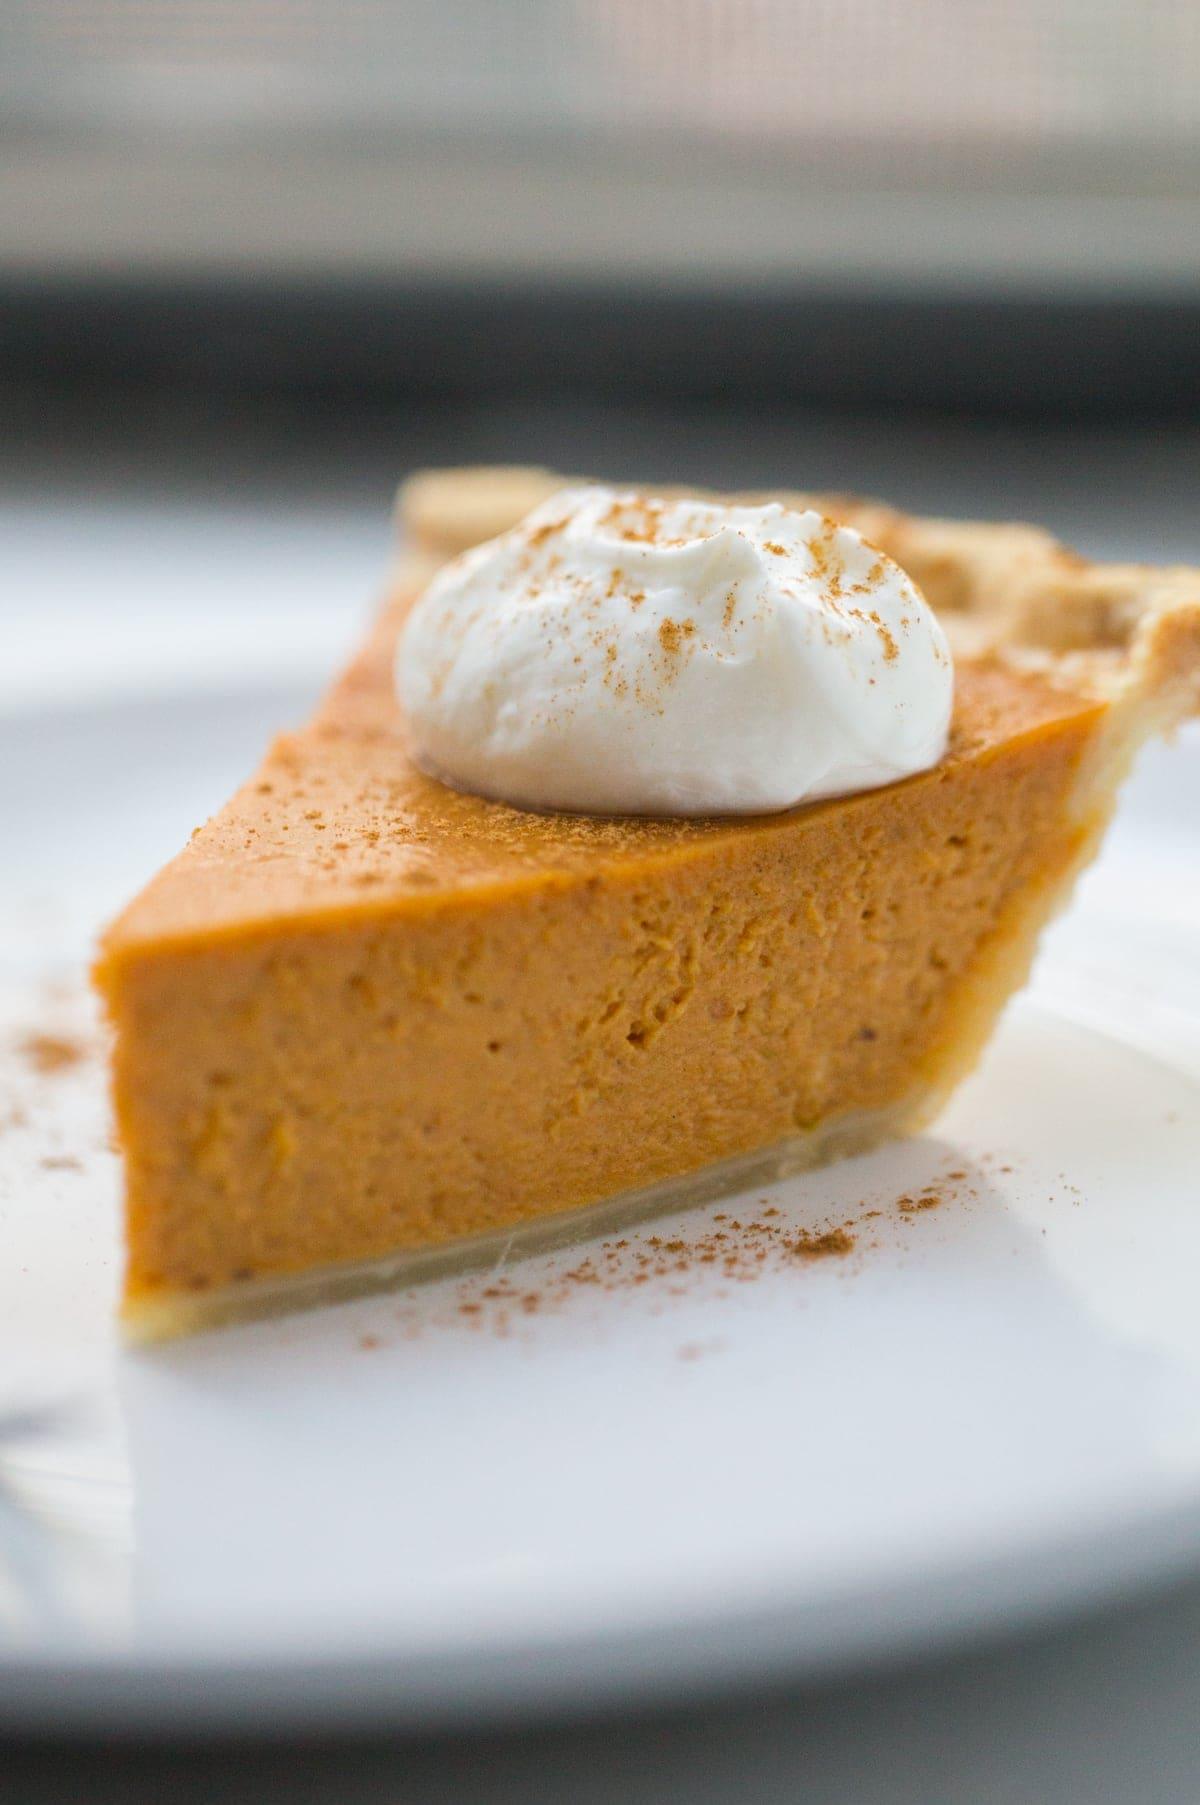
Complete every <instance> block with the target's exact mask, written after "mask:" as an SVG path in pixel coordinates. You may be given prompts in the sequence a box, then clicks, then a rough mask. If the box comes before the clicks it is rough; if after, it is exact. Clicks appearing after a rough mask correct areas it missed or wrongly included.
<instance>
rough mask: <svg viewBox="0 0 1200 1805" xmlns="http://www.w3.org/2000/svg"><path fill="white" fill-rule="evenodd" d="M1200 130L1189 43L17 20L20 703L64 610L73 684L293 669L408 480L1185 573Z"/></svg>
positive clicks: (921, 27)
mask: <svg viewBox="0 0 1200 1805" xmlns="http://www.w3.org/2000/svg"><path fill="white" fill-rule="evenodd" d="M1198 91H1200V7H1198V6H1197V5H1196V4H1195V0H1138V3H1137V4H1133V3H1131V0H907V3H901V0H510V3H508V4H504V3H502V0H408V3H407V4H401V3H391V4H388V3H386V0H339V4H336V5H334V4H332V3H330V0H326V3H324V4H321V3H318V0H237V3H231V0H170V4H164V3H159V4H155V3H154V0H3V4H0V403H2V404H3V416H4V420H5V425H6V431H5V433H4V435H3V444H2V446H0V506H3V508H4V509H5V515H6V518H7V521H8V525H9V529H10V530H9V533H8V543H9V548H10V560H11V561H12V562H11V563H10V568H15V575H16V579H17V580H16V583H15V585H14V586H13V588H12V590H11V591H10V595H11V596H12V600H11V601H10V604H9V606H10V609H16V610H17V612H18V615H19V617H20V618H21V619H22V621H23V622H25V623H26V627H27V630H26V632H25V633H24V634H23V635H22V641H23V645H22V649H21V650H20V652H19V656H18V659H17V666H16V667H15V668H14V670H13V671H12V672H10V674H9V678H8V682H9V685H10V687H12V686H15V687H16V688H17V689H18V690H20V691H21V692H22V693H25V692H26V691H28V692H29V693H30V694H34V693H35V692H36V694H38V695H41V694H43V693H44V692H45V690H46V688H47V686H49V687H50V688H51V689H55V690H57V689H61V688H62V687H63V685H64V684H66V685H68V686H70V684H72V683H74V682H75V681H76V678H75V677H71V676H69V675H68V673H67V672H66V670H65V669H64V666H63V660H62V657H61V654H60V652H59V651H58V650H56V647H57V645H58V643H59V642H60V641H61V640H62V639H63V636H64V633H66V632H67V631H68V630H70V631H75V630H79V631H82V630H83V629H82V628H77V617H78V616H79V614H80V611H81V610H82V611H83V618H84V620H85V621H86V620H88V619H93V618H94V617H95V610H94V608H92V609H91V610H90V612H89V610H88V607H87V602H88V597H87V596H84V595H83V594H81V581H83V579H84V578H85V576H86V581H85V582H84V587H86V588H87V590H88V591H89V594H90V596H91V598H92V599H93V600H94V599H95V596H96V595H97V594H99V595H101V596H103V597H104V598H105V601H106V612H107V614H108V616H109V617H110V619H112V620H114V621H116V620H117V618H118V617H119V618H120V620H121V621H124V620H125V618H126V615H128V616H129V617H130V625H129V629H128V632H127V633H126V634H125V636H124V637H122V636H121V633H120V631H119V630H118V628H117V627H116V626H114V628H113V633H114V634H115V635H116V637H112V636H111V635H106V639H105V645H104V646H103V647H100V648H94V649H93V650H91V651H89V653H88V656H87V657H86V658H84V659H83V660H82V662H83V663H84V664H86V665H89V666H90V667H91V668H90V674H89V681H95V679H96V677H97V676H98V675H99V674H100V673H101V672H107V674H108V677H109V679H110V680H114V681H115V680H118V679H119V678H120V677H121V673H122V672H124V673H125V677H124V679H123V680H125V681H138V682H140V681H141V680H142V677H143V676H144V675H148V674H149V672H150V670H151V669H155V670H157V669H158V668H159V666H160V664H161V663H162V661H163V659H164V658H165V659H166V660H167V662H168V663H170V661H171V660H170V657H169V648H168V647H165V646H160V645H159V644H158V641H159V640H160V639H163V638H164V637H170V635H169V634H168V632H167V623H168V619H169V615H170V613H171V611H172V610H173V611H174V613H175V614H176V615H177V616H178V621H179V636H180V638H179V647H178V653H177V656H176V657H175V664H176V665H177V666H178V667H179V669H178V671H177V673H176V675H177V677H178V678H179V680H183V678H184V677H186V676H187V675H188V674H189V673H191V674H192V675H193V676H194V675H202V674H204V673H211V670H212V668H213V667H215V666H217V665H220V664H222V663H223V664H224V665H225V666H226V667H228V668H231V669H232V668H234V667H239V666H243V665H245V664H246V663H247V662H249V663H253V662H254V660H255V659H256V658H259V659H260V658H261V657H262V656H264V655H265V650H260V651H257V652H256V651H255V650H254V647H255V646H256V645H259V644H260V641H261V635H259V634H257V632H256V629H255V627H254V618H253V617H256V616H257V615H258V614H259V613H261V612H262V611H264V610H265V611H266V612H267V613H268V614H269V613H270V612H271V611H272V610H273V609H274V608H275V607H276V606H277V605H278V604H280V603H282V602H286V603H287V604H288V605H289V607H290V608H291V609H292V611H293V615H294V631H295V644H294V646H293V647H292V650H291V653H290V654H289V656H290V657H291V660H292V662H293V664H295V665H296V666H297V667H304V668H308V667H309V666H312V667H313V668H316V667H317V666H318V665H319V664H320V663H321V662H322V661H324V660H327V659H328V657H329V656H330V655H336V653H337V651H338V650H340V648H341V646H342V645H343V644H344V643H346V640H347V638H348V636H349V635H350V633H351V632H352V630H353V628H354V627H356V626H357V624H358V621H359V619H360V618H361V613H362V609H363V608H364V607H365V606H366V604H367V601H368V599H369V596H370V594H371V592H372V590H373V589H374V588H376V587H377V586H378V582H379V579H380V572H381V570H382V566H383V561H384V559H385V557H386V552H387V544H388V523H387V516H388V505H389V498H390V494H391V490H392V488H393V485H394V482H395V480H396V479H397V478H398V477H399V476H401V475H402V474H403V472H404V471H405V470H406V469H408V468H411V467H412V466H414V465H416V464H420V463H424V462H431V461H432V462H463V461H472V460H493V459H494V460H504V459H510V458H515V459H524V460H535V461H542V462H549V463H558V464H561V465H563V466H564V467H566V468H569V469H571V470H574V471H585V472H596V473H598V474H608V475H613V476H618V477H619V476H623V475H628V476H630V477H638V478H650V479H652V478H654V477H655V476H662V477H674V478H676V479H680V478H682V479H684V480H687V479H689V478H690V479H695V480H696V481H708V482H713V483H718V484H719V483H737V482H747V483H751V482H753V483H767V482H771V481H776V480H777V481H786V482H794V483H802V484H814V485H825V484H829V485H831V486H835V487H850V488H858V489H868V490H875V491H878V492H880V493H884V494H886V495H888V496H889V497H891V498H892V499H894V500H896V501H897V502H900V503H903V504H907V505H910V506H915V507H920V508H925V509H932V510H935V511H945V512H957V513H982V514H1000V515H1012V514H1024V515H1036V516H1038V517H1041V518H1044V519H1046V520H1047V521H1048V522H1049V523H1050V524H1051V525H1053V526H1055V527H1056V528H1057V529H1058V530H1059V531H1060V532H1061V533H1063V534H1064V535H1065V536H1067V537H1068V538H1071V539H1073V540H1075V541H1077V542H1079V543H1081V544H1082V545H1083V546H1084V547H1085V549H1088V550H1091V551H1094V552H1101V553H1103V552H1119V553H1132V554H1135V555H1137V554H1144V555H1146V556H1161V557H1168V558H1176V557H1187V556H1192V555H1200V546H1198V545H1197V543H1196V529H1195V527H1194V525H1193V510H1192V507H1191V503H1190V496H1191V493H1192V491H1193V488H1194V484H1195V481H1196V478H1197V475H1198V474H1200V461H1198V459H1197V448H1198V439H1197V431H1196V404H1197V399H1198V397H1200V330H1198V327H1200V104H1198V102H1197V93H1198ZM143 604H144V605H143ZM31 605H33V606H31ZM147 609H148V611H149V612H148V613H147ZM202 620H207V621H208V622H209V623H210V626H211V628H212V631H211V632H208V631H204V630H202V627H201V626H200V625H198V623H199V622H201V621H202ZM338 623H341V626H340V627H339V625H338ZM31 686H32V687H31Z"/></svg>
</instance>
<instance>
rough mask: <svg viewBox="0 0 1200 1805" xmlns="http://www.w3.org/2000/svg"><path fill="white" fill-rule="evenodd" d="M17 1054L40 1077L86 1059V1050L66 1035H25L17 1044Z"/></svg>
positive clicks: (78, 1042)
mask: <svg viewBox="0 0 1200 1805" xmlns="http://www.w3.org/2000/svg"><path fill="white" fill-rule="evenodd" d="M17 1052H18V1053H19V1054H20V1056H21V1058H22V1059H23V1060H24V1061H25V1063H26V1065H28V1066H31V1067H32V1069H33V1070H34V1071H35V1072H37V1073H38V1074H39V1075H40V1076H42V1077H49V1076H51V1075H52V1074H53V1073H55V1072H63V1071H66V1069H67V1068H68V1066H73V1065H78V1064H79V1062H80V1060H81V1059H83V1058H85V1057H86V1054H87V1048H86V1047H85V1046H84V1044H83V1042H82V1041H80V1040H74V1039H72V1038H70V1037H69V1036H68V1035H66V1034H27V1035H26V1036H25V1038H24V1040H22V1041H19V1042H18V1044H17Z"/></svg>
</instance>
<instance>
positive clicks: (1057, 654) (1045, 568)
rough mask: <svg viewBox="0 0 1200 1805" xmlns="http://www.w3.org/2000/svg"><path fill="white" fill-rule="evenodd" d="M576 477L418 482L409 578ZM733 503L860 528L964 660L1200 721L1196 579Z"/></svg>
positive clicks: (436, 475) (930, 527)
mask: <svg viewBox="0 0 1200 1805" xmlns="http://www.w3.org/2000/svg"><path fill="white" fill-rule="evenodd" d="M581 480H586V479H580V478H572V477H564V476H559V475H556V474H555V473H554V472H553V471H549V470H543V469H538V468H535V467H528V466H523V465H497V466H488V465H480V466H476V467H468V468H462V469H445V470H427V471H421V472H419V473H417V474H416V475H415V476H412V477H410V478H409V480H408V481H407V482H406V483H405V484H404V485H403V486H402V488H401V490H400V494H399V498H398V515H399V520H400V524H401V528H402V531H403V534H404V539H405V544H406V547H407V548H408V556H407V558H406V570H405V578H406V582H408V583H411V582H413V581H414V580H416V581H418V582H419V580H420V578H421V576H422V575H423V574H424V573H425V572H426V571H428V570H431V569H433V568H435V567H436V566H437V565H438V564H440V563H442V562H444V561H445V559H447V558H450V557H454V556H455V555H456V554H457V553H459V552H461V551H465V550H466V549H467V548H468V547H469V546H471V545H475V544H478V543H479V542H480V541H481V540H483V539H488V538H492V537H494V536H495V535H496V534H497V533H502V532H505V531H506V530H507V529H508V528H509V527H511V526H514V525H515V524H516V522H517V521H518V520H520V519H521V518H522V517H523V516H524V515H525V514H527V513H528V512H529V510H530V509H531V508H534V507H537V506H538V505H539V503H541V502H542V501H545V500H546V499H547V497H548V496H550V495H552V494H554V492H555V491H556V490H558V489H560V488H562V487H563V486H564V485H565V484H568V483H572V482H577V481H581ZM640 487H641V488H642V489H643V490H646V489H647V485H640ZM650 492H653V493H655V494H662V495H669V494H672V493H674V494H678V493H680V492H681V491H680V489H679V486H678V485H674V486H665V487H660V486H657V485H654V486H651V489H650ZM688 492H689V493H695V494H704V493H706V491H703V490H690V491H688ZM737 499H739V500H751V499H754V500H764V499H771V500H776V501H782V502H784V503H786V504H787V505H789V506H792V507H816V508H819V509H820V510H821V512H823V513H826V514H829V515H831V516H833V518H835V519H837V520H843V521H845V522H846V523H847V524H849V525H851V526H854V527H855V528H856V529H857V530H858V531H860V532H861V533H862V534H863V535H864V536H865V537H866V538H867V539H869V540H871V541H872V543H874V544H876V545H878V546H879V548H880V549H881V550H882V551H884V552H886V553H887V554H888V556H889V557H892V558H894V559H895V560H896V562H897V563H898V564H900V565H902V566H903V568H904V569H905V570H907V571H908V572H909V574H910V575H911V576H912V577H913V578H914V579H915V580H916V582H917V583H918V584H919V585H920V586H921V588H922V589H923V590H924V592H925V594H926V596H927V597H928V599H929V601H930V603H931V605H932V606H933V607H934V609H935V610H936V611H937V613H938V615H939V617H940V618H941V619H942V621H943V623H944V625H945V626H946V627H947V630H948V631H949V633H950V635H951V639H952V642H953V643H954V646H955V651H956V653H957V654H959V655H960V656H962V655H965V656H986V655H996V656H1000V657H1003V658H1004V659H1006V660H1007V661H1010V662H1013V663H1017V664H1020V665H1022V666H1025V667H1028V668H1031V669H1036V670H1039V671H1041V672H1042V673H1044V674H1048V675H1050V676H1054V675H1055V674H1058V675H1060V676H1061V677H1062V679H1063V680H1064V681H1065V682H1067V683H1069V684H1070V686H1071V687H1072V688H1073V689H1084V690H1088V691H1094V692H1096V693H1097V694H1100V695H1103V696H1104V697H1106V698H1108V699H1111V700H1113V701H1119V702H1121V703H1122V704H1123V705H1128V706H1129V707H1130V708H1131V709H1135V710H1136V711H1137V712H1138V714H1139V715H1141V717H1142V720H1141V730H1142V732H1143V733H1150V732H1162V731H1169V730H1170V729H1171V728H1172V727H1174V726H1175V725H1177V724H1178V723H1179V722H1180V721H1182V720H1185V719H1187V718H1188V717H1189V716H1191V715H1195V714H1200V570H1196V569H1191V568H1189V567H1187V566H1174V567H1163V566H1156V565H1150V564H1106V563H1097V562H1092V561H1090V560H1088V559H1086V558H1082V557H1080V556H1079V555H1078V554H1077V553H1075V552H1073V551H1071V550H1070V549H1069V548H1067V547H1066V546H1063V545H1061V544H1060V543H1059V542H1058V541H1057V540H1056V539H1054V538H1053V537H1052V536H1051V534H1049V533H1047V532H1046V531H1044V530H1043V529H1042V528H1040V527H1035V526H1023V525H1015V524H1014V525H1009V524H1004V523H993V522H990V521H967V520H940V519H934V518H931V517H926V516H922V515H917V514H905V513H902V512H901V511H900V510H899V509H896V508H892V507H889V506H887V504H886V503H883V502H879V501H872V500H867V499H863V498H862V497H858V496H852V495H833V494H820V493H809V492H804V491H801V490H788V489H780V490H772V491H768V492H764V491H758V492H755V493H754V494H753V495H740V496H738V497H737Z"/></svg>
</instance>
